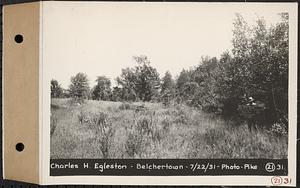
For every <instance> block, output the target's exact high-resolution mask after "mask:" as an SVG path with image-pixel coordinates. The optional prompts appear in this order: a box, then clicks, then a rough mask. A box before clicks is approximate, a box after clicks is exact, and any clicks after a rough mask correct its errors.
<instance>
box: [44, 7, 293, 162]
mask: <svg viewBox="0 0 300 188" xmlns="http://www.w3.org/2000/svg"><path fill="white" fill-rule="evenodd" d="M133 7H134V5H132V6H128V8H127V9H121V8H119V7H118V6H111V7H110V9H105V10H102V11H97V10H96V9H93V8H92V7H89V9H87V8H86V7H85V6H82V7H80V8H79V6H77V7H74V9H72V11H69V12H68V13H69V14H65V15H64V17H61V18H59V19H57V20H56V24H57V27H56V28H55V30H52V31H51V32H52V34H53V35H55V36H56V41H60V40H61V41H63V42H61V43H56V44H55V45H56V46H55V48H52V49H51V50H52V52H51V53H53V54H55V56H52V57H51V66H50V67H51V73H52V75H51V82H50V83H49V87H50V88H51V114H50V116H51V117H50V158H51V159H287V158H288V147H289V146H288V133H289V131H288V130H289V119H288V94H289V93H288V83H289V13H288V12H277V11H276V10H275V11H272V10H270V11H265V12H263V11H257V12H253V11H245V9H243V10H244V11H241V12H239V11H238V9H234V11H232V10H231V9H229V8H226V7H225V6H224V8H219V9H217V10H216V11H214V10H213V9H205V8H201V11H199V9H198V8H194V6H180V5H178V6H157V5H156V4H152V5H151V6H150V5H149V6H148V7H144V8H143V9H138V8H133ZM195 7H197V6H195ZM52 11H55V10H52ZM116 11H118V14H117V15H113V14H111V12H116ZM88 15H89V19H86V20H85V21H84V22H80V23H78V22H67V20H80V19H82V17H84V16H88ZM66 23H68V24H66ZM50 24H51V23H50ZM70 31H72V32H70ZM53 44H54V43H53ZM52 63H53V64H52ZM49 95H50V94H49Z"/></svg>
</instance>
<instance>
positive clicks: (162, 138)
mask: <svg viewBox="0 0 300 188" xmlns="http://www.w3.org/2000/svg"><path fill="white" fill-rule="evenodd" d="M70 101H71V99H55V98H54V99H52V101H51V158H53V159H57V158H121V159H122V158H139V159H140V158H144V159H145V158H286V157H287V144H288V139H287V134H286V133H285V132H284V131H282V130H277V129H275V130H273V129H268V130H262V129H260V130H255V129H252V130H251V129H249V128H248V126H246V125H239V126H237V125H235V123H234V122H232V121H230V120H224V119H222V117H221V116H218V115H214V114H209V113H205V112H202V111H199V110H198V109H196V108H193V107H189V106H186V105H180V104H174V105H169V106H165V105H163V104H162V103H150V102H134V103H129V102H111V101H94V100H87V101H85V103H83V104H81V105H76V104H74V103H72V102H70Z"/></svg>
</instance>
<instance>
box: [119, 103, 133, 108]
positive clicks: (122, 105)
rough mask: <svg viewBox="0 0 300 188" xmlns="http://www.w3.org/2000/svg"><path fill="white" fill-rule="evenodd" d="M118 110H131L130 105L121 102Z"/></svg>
mask: <svg viewBox="0 0 300 188" xmlns="http://www.w3.org/2000/svg"><path fill="white" fill-rule="evenodd" d="M119 109H120V110H130V109H131V104H130V103H128V102H123V103H122V104H121V105H120V106H119Z"/></svg>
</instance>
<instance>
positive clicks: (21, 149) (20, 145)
mask: <svg viewBox="0 0 300 188" xmlns="http://www.w3.org/2000/svg"><path fill="white" fill-rule="evenodd" d="M24 147H25V146H24V144H23V143H17V145H16V150H17V151H19V152H21V151H23V150H24Z"/></svg>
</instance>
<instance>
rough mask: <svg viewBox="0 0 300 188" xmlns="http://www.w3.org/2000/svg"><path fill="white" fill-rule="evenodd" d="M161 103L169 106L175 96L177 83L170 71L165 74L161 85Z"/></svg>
mask: <svg viewBox="0 0 300 188" xmlns="http://www.w3.org/2000/svg"><path fill="white" fill-rule="evenodd" d="M160 93H161V101H163V104H164V105H169V103H170V101H171V100H172V99H173V98H174V96H175V82H174V80H173V78H172V75H171V73H170V72H169V71H167V72H166V73H165V76H164V77H163V79H162V84H161V92H160Z"/></svg>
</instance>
